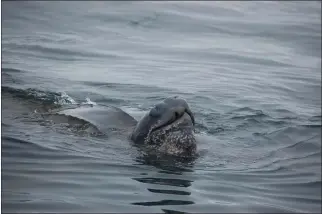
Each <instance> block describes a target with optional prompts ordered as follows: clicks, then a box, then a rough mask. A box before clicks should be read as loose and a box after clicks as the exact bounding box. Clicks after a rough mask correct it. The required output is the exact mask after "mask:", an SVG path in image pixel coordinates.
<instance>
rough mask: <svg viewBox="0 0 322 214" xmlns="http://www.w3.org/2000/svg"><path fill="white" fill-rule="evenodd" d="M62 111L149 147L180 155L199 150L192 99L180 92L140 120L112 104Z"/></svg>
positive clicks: (103, 130) (156, 106) (105, 131)
mask: <svg viewBox="0 0 322 214" xmlns="http://www.w3.org/2000/svg"><path fill="white" fill-rule="evenodd" d="M58 114H63V115H69V116H72V117H76V118H79V119H82V120H85V121H87V122H89V123H91V124H93V125H94V126H96V127H97V128H98V129H99V130H100V131H101V132H103V133H108V134H110V133H111V130H117V131H116V132H117V133H119V135H126V136H127V137H128V138H129V139H130V140H131V141H133V142H134V144H136V145H139V146H144V147H145V148H147V149H148V150H150V149H152V150H155V151H157V152H162V153H165V154H170V155H176V156H192V155H194V154H195V153H196V139H195V136H194V125H195V119H194V115H193V113H192V112H191V110H190V108H189V106H188V103H187V102H186V101H185V100H184V99H181V98H178V97H177V96H175V97H169V98H166V99H165V100H163V101H162V102H160V103H158V104H156V105H155V106H154V107H153V108H152V109H151V110H150V111H148V112H147V113H146V114H145V115H144V116H143V117H142V118H141V120H140V121H138V122H137V121H136V120H135V119H134V118H133V117H132V116H130V115H129V114H127V113H126V112H124V111H122V110H121V109H119V108H116V107H110V106H92V107H88V106H83V107H78V108H74V109H67V110H62V111H60V112H58ZM114 133H115V132H114Z"/></svg>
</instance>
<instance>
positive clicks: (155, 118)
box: [130, 96, 196, 156]
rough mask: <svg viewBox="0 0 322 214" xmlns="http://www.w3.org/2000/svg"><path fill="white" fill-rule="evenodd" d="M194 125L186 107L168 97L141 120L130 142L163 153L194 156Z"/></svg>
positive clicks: (191, 114) (183, 102) (182, 100)
mask: <svg viewBox="0 0 322 214" xmlns="http://www.w3.org/2000/svg"><path fill="white" fill-rule="evenodd" d="M194 125H195V119H194V115H193V113H192V112H191V110H190V108H189V106H188V103H187V102H186V101H185V100H184V99H181V98H178V97H177V96H176V97H169V98H167V99H165V100H164V101H163V102H161V103H159V104H157V105H155V106H154V107H153V108H152V109H151V110H150V111H149V112H148V113H146V114H145V115H144V116H143V118H142V119H141V120H140V121H139V122H138V124H137V125H136V127H135V128H134V130H133V132H132V134H131V136H130V138H131V140H132V141H133V142H135V143H139V144H145V145H146V146H147V147H150V148H152V149H157V150H158V151H160V152H163V153H167V154H171V155H179V156H190V155H193V154H195V152H196V139H195V136H194Z"/></svg>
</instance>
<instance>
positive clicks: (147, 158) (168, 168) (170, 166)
mask: <svg viewBox="0 0 322 214" xmlns="http://www.w3.org/2000/svg"><path fill="white" fill-rule="evenodd" d="M195 159H196V157H193V158H182V157H173V156H168V155H160V154H149V155H147V154H141V155H140V156H138V157H137V158H136V162H137V163H139V164H142V165H149V166H154V167H155V168H156V169H159V170H158V171H157V174H156V175H155V174H154V175H153V176H149V175H148V174H144V177H136V178H132V179H133V180H135V181H138V182H141V183H144V184H147V190H148V191H149V192H152V193H155V194H158V195H159V196H161V197H164V198H163V199H161V200H158V201H148V200H147V201H141V202H134V203H132V204H133V205H141V206H166V205H190V204H194V202H193V201H192V200H191V198H190V195H191V192H190V191H189V187H190V186H191V184H192V182H193V180H189V179H185V178H183V176H185V174H187V173H191V172H193V166H194V162H195ZM153 173H155V171H154V172H153ZM164 212H166V213H173V212H177V211H172V210H164Z"/></svg>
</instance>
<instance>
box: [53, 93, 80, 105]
mask: <svg viewBox="0 0 322 214" xmlns="http://www.w3.org/2000/svg"><path fill="white" fill-rule="evenodd" d="M55 104H77V102H76V101H75V100H74V99H73V98H72V97H70V96H69V95H68V94H67V93H66V92H61V95H60V99H59V100H58V101H55Z"/></svg>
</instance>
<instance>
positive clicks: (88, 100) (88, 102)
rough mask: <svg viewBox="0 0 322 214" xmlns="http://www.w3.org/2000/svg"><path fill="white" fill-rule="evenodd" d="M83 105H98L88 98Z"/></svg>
mask: <svg viewBox="0 0 322 214" xmlns="http://www.w3.org/2000/svg"><path fill="white" fill-rule="evenodd" d="M82 104H87V105H97V103H95V102H93V101H91V99H89V98H88V97H86V98H85V102H82Z"/></svg>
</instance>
